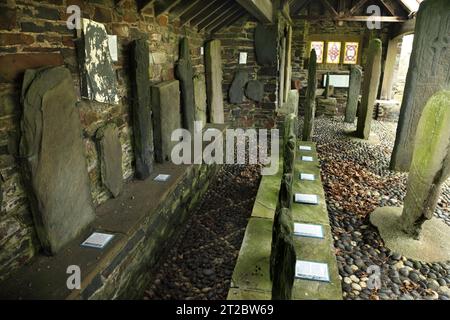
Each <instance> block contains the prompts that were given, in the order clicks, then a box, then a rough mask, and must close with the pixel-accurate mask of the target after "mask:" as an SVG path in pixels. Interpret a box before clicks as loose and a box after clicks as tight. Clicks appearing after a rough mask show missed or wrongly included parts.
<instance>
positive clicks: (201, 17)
mask: <svg viewBox="0 0 450 320" xmlns="http://www.w3.org/2000/svg"><path fill="white" fill-rule="evenodd" d="M221 2H222V3H220V4H218V5H217V6H215V7H211V8H210V9H208V10H205V11H204V12H203V13H202V14H200V15H199V16H198V17H195V18H194V19H192V20H191V26H198V25H199V24H201V23H203V22H204V21H205V20H207V19H209V18H211V17H214V16H216V15H217V14H219V13H220V12H222V11H223V10H226V9H227V8H229V7H230V6H231V5H232V4H233V3H232V1H223V0H222V1H221Z"/></svg>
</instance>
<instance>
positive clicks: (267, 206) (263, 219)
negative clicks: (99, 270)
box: [228, 142, 342, 300]
mask: <svg viewBox="0 0 450 320" xmlns="http://www.w3.org/2000/svg"><path fill="white" fill-rule="evenodd" d="M300 145H302V146H311V147H312V151H297V157H296V158H297V159H296V161H295V168H294V169H295V170H294V183H293V193H294V194H295V193H304V194H317V195H318V196H319V205H317V206H310V205H302V204H296V203H294V204H293V207H292V216H293V220H294V222H295V223H308V224H320V225H322V226H323V230H324V235H325V238H324V239H313V238H302V237H294V245H295V251H296V255H297V260H306V261H311V262H319V263H327V264H328V267H329V273H330V280H331V281H330V282H329V283H325V282H317V281H307V280H300V279H295V281H294V286H293V299H294V300H313V299H320V300H327V299H328V300H340V299H342V289H341V282H340V279H339V274H338V268H337V263H336V258H335V254H334V246H333V238H332V233H331V227H330V222H329V218H328V212H327V207H326V202H325V193H324V190H323V187H322V181H321V178H320V164H319V162H318V156H317V151H316V147H315V145H314V144H313V143H309V142H298V146H300ZM302 156H312V157H313V158H314V161H313V162H304V161H301V158H302ZM280 161H281V162H282V160H280ZM300 173H310V174H314V175H315V177H316V180H315V181H300ZM281 179H282V168H281V165H280V170H279V172H278V174H277V175H274V176H264V177H263V178H262V180H261V184H260V187H259V190H258V194H257V197H256V202H255V205H254V208H253V212H252V216H251V218H250V221H249V224H248V227H247V230H246V233H245V237H244V241H243V244H242V247H241V250H240V253H239V257H238V260H237V263H236V267H235V270H234V273H233V277H232V283H231V288H230V291H229V294H228V299H229V300H270V299H271V298H272V282H271V280H270V256H271V249H272V248H271V245H272V231H273V224H274V216H275V211H276V206H277V203H278V196H279V191H280V186H281Z"/></svg>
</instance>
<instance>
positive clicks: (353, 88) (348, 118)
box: [345, 66, 362, 123]
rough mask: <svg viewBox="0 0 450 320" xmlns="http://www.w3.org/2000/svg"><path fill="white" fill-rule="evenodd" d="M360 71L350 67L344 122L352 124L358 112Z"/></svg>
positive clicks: (358, 68) (357, 68) (358, 67)
mask: <svg viewBox="0 0 450 320" xmlns="http://www.w3.org/2000/svg"><path fill="white" fill-rule="evenodd" d="M361 80H362V69H361V67H360V66H352V68H351V71H350V87H349V89H348V98H347V108H346V109H345V122H347V123H354V122H355V119H356V111H357V110H358V102H359V94H360V93H361Z"/></svg>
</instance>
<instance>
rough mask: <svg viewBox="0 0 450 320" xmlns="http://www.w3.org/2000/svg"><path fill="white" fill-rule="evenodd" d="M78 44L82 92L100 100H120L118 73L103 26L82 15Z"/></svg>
mask: <svg viewBox="0 0 450 320" xmlns="http://www.w3.org/2000/svg"><path fill="white" fill-rule="evenodd" d="M77 44H78V45H77V50H78V55H77V56H78V59H79V64H80V71H81V94H82V96H83V97H85V98H87V99H89V100H95V101H98V102H102V103H111V104H119V95H118V92H117V87H118V86H117V77H116V73H115V71H114V68H113V62H112V60H111V55H110V52H109V45H108V34H107V32H106V29H105V26H104V25H103V24H101V23H98V22H95V21H91V20H89V19H83V39H82V40H81V41H79V42H78V43H77Z"/></svg>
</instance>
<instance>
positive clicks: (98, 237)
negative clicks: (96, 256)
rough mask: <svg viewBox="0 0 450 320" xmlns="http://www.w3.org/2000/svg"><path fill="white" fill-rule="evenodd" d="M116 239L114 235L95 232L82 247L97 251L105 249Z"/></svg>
mask: <svg viewBox="0 0 450 320" xmlns="http://www.w3.org/2000/svg"><path fill="white" fill-rule="evenodd" d="M113 238H114V235H112V234H106V233H99V232H94V233H93V234H92V235H91V236H90V237H89V238H87V239H86V240H85V241H84V242H83V243H82V244H81V246H83V247H88V248H95V249H103V248H105V247H106V246H107V245H108V243H109V242H110V241H111V240H112V239H113Z"/></svg>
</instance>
